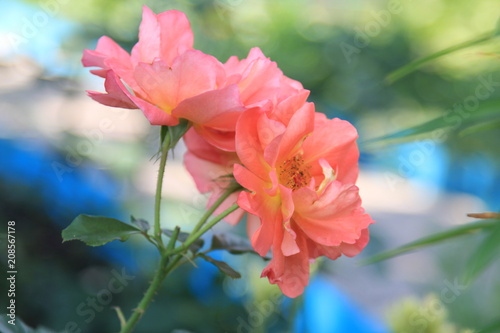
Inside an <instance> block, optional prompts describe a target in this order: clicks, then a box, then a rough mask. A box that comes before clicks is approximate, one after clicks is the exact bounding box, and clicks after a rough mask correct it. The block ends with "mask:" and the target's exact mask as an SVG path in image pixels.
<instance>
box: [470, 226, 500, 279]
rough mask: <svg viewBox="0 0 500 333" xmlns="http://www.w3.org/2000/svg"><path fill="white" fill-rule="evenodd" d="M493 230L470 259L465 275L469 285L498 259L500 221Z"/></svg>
mask: <svg viewBox="0 0 500 333" xmlns="http://www.w3.org/2000/svg"><path fill="white" fill-rule="evenodd" d="M497 223H498V225H497V226H496V227H495V228H493V229H492V230H491V231H490V233H489V235H488V236H487V237H486V239H485V240H484V241H483V242H482V243H481V245H479V247H478V248H477V249H476V251H475V252H474V254H473V255H472V256H471V257H470V259H469V262H468V264H467V268H466V271H465V274H464V278H463V280H464V282H465V284H469V283H471V282H472V281H474V279H476V277H478V276H479V275H480V274H481V273H482V272H483V271H484V270H485V269H486V268H488V266H489V265H490V264H491V262H492V261H493V260H495V259H496V258H498V254H499V252H500V251H499V250H500V221H497Z"/></svg>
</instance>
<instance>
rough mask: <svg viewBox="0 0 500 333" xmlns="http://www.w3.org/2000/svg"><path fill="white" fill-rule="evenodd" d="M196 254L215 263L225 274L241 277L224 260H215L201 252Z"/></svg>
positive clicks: (234, 277)
mask: <svg viewBox="0 0 500 333" xmlns="http://www.w3.org/2000/svg"><path fill="white" fill-rule="evenodd" d="M198 256H200V257H202V258H203V259H205V260H206V261H208V262H209V263H211V264H213V265H215V266H216V267H217V268H218V269H219V270H220V271H221V272H222V273H224V274H226V275H227V276H229V277H231V278H233V279H239V278H241V274H240V273H238V272H237V271H236V270H234V269H233V268H232V267H231V266H229V265H228V264H227V263H225V262H224V261H220V260H215V259H214V258H212V257H209V256H207V255H204V254H202V253H200V254H198Z"/></svg>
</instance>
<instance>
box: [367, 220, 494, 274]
mask: <svg viewBox="0 0 500 333" xmlns="http://www.w3.org/2000/svg"><path fill="white" fill-rule="evenodd" d="M498 223H499V222H498V221H496V220H487V221H482V222H472V223H468V224H466V225H462V226H459V227H456V228H453V229H450V230H447V231H444V232H439V233H436V234H434V235H431V236H428V237H424V238H421V239H419V240H416V241H414V242H411V243H409V244H406V245H403V246H401V247H398V248H396V249H393V250H390V251H387V252H383V253H380V254H376V255H374V256H372V257H370V258H367V259H365V260H361V265H368V264H373V263H375V262H378V261H382V260H386V259H389V258H392V257H396V256H399V255H401V254H405V253H408V252H410V251H414V250H418V249H420V248H423V247H425V246H429V245H434V244H437V243H440V242H442V241H445V240H448V239H452V238H455V237H459V236H463V235H467V234H471V233H474V232H477V231H480V230H485V229H490V228H493V227H495V226H497V225H498Z"/></svg>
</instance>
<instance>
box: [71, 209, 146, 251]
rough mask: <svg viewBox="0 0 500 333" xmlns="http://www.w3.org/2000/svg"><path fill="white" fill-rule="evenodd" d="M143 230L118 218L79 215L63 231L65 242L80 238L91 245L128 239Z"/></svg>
mask: <svg viewBox="0 0 500 333" xmlns="http://www.w3.org/2000/svg"><path fill="white" fill-rule="evenodd" d="M141 232H142V231H141V230H140V229H138V228H136V227H134V226H132V225H130V224H127V223H125V222H122V221H120V220H117V219H113V218H110V217H102V216H90V215H79V216H78V217H77V218H75V219H74V220H73V222H71V224H70V225H69V226H68V227H67V228H66V229H64V230H63V231H62V237H63V242H67V241H70V240H75V239H77V240H80V241H82V242H84V243H86V244H87V245H90V246H101V245H104V244H106V243H109V242H111V241H114V240H120V241H126V240H127V239H128V238H129V237H130V236H131V235H133V234H138V233H141Z"/></svg>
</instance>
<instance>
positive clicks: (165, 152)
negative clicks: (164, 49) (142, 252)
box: [154, 133, 170, 249]
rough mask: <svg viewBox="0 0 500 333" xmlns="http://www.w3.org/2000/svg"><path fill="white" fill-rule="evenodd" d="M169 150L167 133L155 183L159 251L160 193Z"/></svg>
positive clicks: (160, 242)
mask: <svg viewBox="0 0 500 333" xmlns="http://www.w3.org/2000/svg"><path fill="white" fill-rule="evenodd" d="M169 149H170V135H169V134H168V133H167V135H166V136H165V139H164V140H163V143H162V146H161V153H160V154H161V156H160V167H159V169H158V180H157V182H156V196H155V217H154V236H155V238H156V241H157V242H158V246H159V248H160V249H163V239H162V237H161V225H160V209H161V191H162V187H163V175H164V174H165V166H166V164H167V156H168V150H169Z"/></svg>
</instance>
